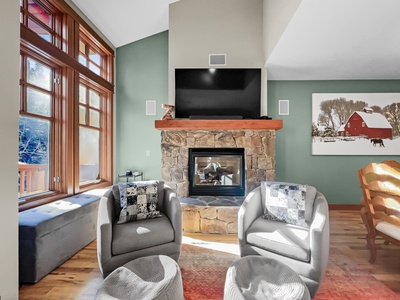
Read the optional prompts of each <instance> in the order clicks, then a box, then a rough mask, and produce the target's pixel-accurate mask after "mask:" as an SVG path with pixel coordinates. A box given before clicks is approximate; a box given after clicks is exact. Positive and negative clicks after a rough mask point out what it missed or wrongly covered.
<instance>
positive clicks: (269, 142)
mask: <svg viewBox="0 0 400 300" xmlns="http://www.w3.org/2000/svg"><path fill="white" fill-rule="evenodd" d="M189 148H244V149H245V173H246V180H245V181H246V191H245V195H247V194H248V193H249V192H251V191H252V190H253V189H254V188H256V187H257V186H259V185H260V183H261V181H265V180H274V179H275V130H162V131H161V154H162V167H161V173H162V178H163V180H164V181H165V183H166V184H167V185H169V186H170V187H171V188H172V189H174V190H175V191H176V193H177V195H178V197H188V196H189V175H188V170H189V158H188V156H189Z"/></svg>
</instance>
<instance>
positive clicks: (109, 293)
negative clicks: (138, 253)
mask: <svg viewBox="0 0 400 300" xmlns="http://www.w3.org/2000/svg"><path fill="white" fill-rule="evenodd" d="M95 299H96V300H105V299H107V300H111V299H121V300H123V299H124V300H125V299H126V300H131V299H141V300H144V299H146V300H147V299H148V300H150V299H159V300H178V299H179V300H181V299H183V286H182V277H181V271H180V269H179V266H178V264H177V263H176V261H175V260H173V259H172V258H170V257H168V256H165V255H153V256H147V257H141V258H138V259H135V260H133V261H131V262H128V263H126V264H125V265H123V266H122V267H119V268H118V269H116V270H114V271H113V272H112V273H110V275H108V276H107V277H106V279H104V281H103V283H102V285H101V287H100V288H99V290H98V291H97V294H96V298H95Z"/></svg>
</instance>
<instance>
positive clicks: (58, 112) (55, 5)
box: [19, 0, 114, 211]
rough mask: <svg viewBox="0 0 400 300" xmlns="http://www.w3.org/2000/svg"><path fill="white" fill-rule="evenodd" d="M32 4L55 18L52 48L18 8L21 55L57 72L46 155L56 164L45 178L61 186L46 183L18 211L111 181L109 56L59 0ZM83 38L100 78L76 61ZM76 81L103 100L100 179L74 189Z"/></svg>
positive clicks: (76, 174)
mask: <svg viewBox="0 0 400 300" xmlns="http://www.w3.org/2000/svg"><path fill="white" fill-rule="evenodd" d="M36 2H37V3H40V4H41V5H43V7H44V8H45V9H46V11H51V12H52V13H54V16H55V18H53V25H52V26H53V27H54V28H53V30H54V38H53V43H49V42H48V41H46V40H45V39H43V38H42V37H40V36H39V35H38V34H36V33H35V32H34V31H32V30H31V29H29V28H28V27H27V26H26V25H27V18H28V11H27V7H26V5H25V4H23V6H22V7H21V17H22V20H21V24H20V28H21V54H22V55H23V56H29V57H32V58H33V59H35V60H38V61H40V62H44V63H45V64H47V65H50V66H56V68H57V70H58V71H57V72H59V73H60V76H59V77H60V87H59V89H58V90H59V92H57V95H56V96H57V97H58V100H56V101H55V102H54V107H53V110H55V111H54V116H55V119H54V124H55V125H54V126H52V128H53V127H54V133H53V134H54V137H55V138H54V140H51V145H50V149H51V151H54V153H52V154H51V155H52V157H54V161H56V162H57V163H55V164H54V166H53V167H52V169H53V170H52V173H51V175H50V174H49V178H53V177H54V176H59V177H60V178H61V180H60V182H53V181H52V180H50V186H51V189H52V191H50V192H48V193H43V194H40V195H35V196H31V197H29V198H25V199H26V202H23V203H21V204H20V206H19V210H20V211H23V210H25V209H28V208H32V207H35V206H38V205H42V204H45V203H48V202H52V201H55V200H57V199H60V198H64V197H66V196H69V195H74V194H77V193H81V192H83V191H87V190H90V189H93V188H102V187H106V186H110V185H111V184H112V182H113V168H112V162H113V139H114V137H113V96H114V71H113V70H114V51H113V49H112V48H111V47H110V46H109V45H108V44H107V43H106V42H104V41H103V40H102V39H101V37H100V36H99V35H98V34H97V33H96V32H95V31H94V30H93V29H92V28H90V26H89V25H88V24H87V23H86V22H85V21H84V20H83V19H82V18H81V17H80V16H79V15H78V14H77V13H76V12H75V11H74V10H73V9H72V8H71V7H70V6H68V4H66V3H65V1H64V0H37V1H36ZM22 3H27V0H23V1H22ZM24 5H25V6H24ZM29 17H30V16H29ZM25 19H26V22H25V23H24V20H25ZM35 21H36V20H35ZM39 21H40V20H39ZM83 33H84V34H85V37H86V40H87V42H88V44H90V46H91V47H92V48H93V49H94V50H101V51H100V52H99V54H100V53H103V54H104V70H102V72H104V74H103V77H102V76H99V75H97V74H95V73H94V72H93V71H91V70H89V69H88V68H87V67H85V66H83V65H81V64H80V63H79V61H78V56H79V39H80V37H81V36H82V34H83ZM101 75H102V74H101ZM81 80H83V81H84V82H85V84H86V83H87V84H88V85H90V86H92V87H94V89H95V90H99V91H101V93H102V95H103V96H104V99H103V100H102V104H101V105H102V107H101V110H102V115H103V116H104V117H102V118H101V124H100V128H101V129H100V130H101V134H100V136H101V149H100V153H101V154H100V162H101V163H100V165H101V167H100V168H101V170H100V172H101V174H102V180H101V182H99V183H95V184H87V185H84V186H80V185H79V98H78V95H79V82H80V81H81ZM21 84H23V83H22V82H21ZM22 90H23V89H21V91H22ZM23 108H25V107H23ZM21 115H26V113H25V112H22V114H21ZM52 130H53V129H52ZM77 150H78V151H77ZM76 153H78V154H76ZM52 160H53V158H52Z"/></svg>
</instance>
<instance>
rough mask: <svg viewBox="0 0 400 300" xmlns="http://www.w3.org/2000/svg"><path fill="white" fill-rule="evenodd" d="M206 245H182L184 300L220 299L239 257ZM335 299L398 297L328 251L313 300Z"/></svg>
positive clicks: (394, 299) (334, 251) (395, 299)
mask: <svg viewBox="0 0 400 300" xmlns="http://www.w3.org/2000/svg"><path fill="white" fill-rule="evenodd" d="M207 244H210V245H211V244H213V243H207V242H198V243H197V245H196V243H192V244H184V245H183V246H182V253H181V257H180V259H179V265H180V266H181V271H182V278H183V291H184V297H185V300H210V299H212V300H219V299H223V295H224V283H225V275H226V271H227V269H228V267H229V266H230V264H231V263H232V262H233V261H235V260H236V259H238V258H239V256H238V255H237V254H234V253H235V251H232V249H229V250H228V252H225V251H221V250H212V249H208V248H207ZM220 247H221V246H220ZM228 247H229V246H228ZM232 247H236V248H237V247H238V246H237V245H232ZM220 249H221V248H220ZM236 253H237V252H236ZM336 299H340V300H344V299H352V300H353V299H357V300H359V299H361V300H379V299H382V300H399V299H400V297H399V296H397V295H396V294H395V293H394V292H393V291H392V290H390V289H389V288H388V287H386V286H385V285H384V284H383V283H381V282H379V281H378V280H376V279H375V278H374V277H372V276H371V275H370V274H369V272H368V271H367V270H364V269H362V268H361V267H359V266H358V265H357V264H356V263H354V262H353V261H352V260H351V259H350V258H348V257H347V256H346V255H344V254H343V253H342V252H340V251H339V250H337V249H335V248H331V251H330V256H329V264H328V269H327V271H326V273H325V277H324V279H323V282H322V285H321V287H320V289H319V291H318V293H317V295H316V296H315V297H314V300H336Z"/></svg>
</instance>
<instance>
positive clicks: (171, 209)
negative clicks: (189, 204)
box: [164, 186, 182, 245]
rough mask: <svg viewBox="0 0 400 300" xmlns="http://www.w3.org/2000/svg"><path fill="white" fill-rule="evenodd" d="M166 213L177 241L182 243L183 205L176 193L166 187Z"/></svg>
mask: <svg viewBox="0 0 400 300" xmlns="http://www.w3.org/2000/svg"><path fill="white" fill-rule="evenodd" d="M164 214H165V215H166V216H167V217H168V219H169V220H170V221H171V224H172V227H173V228H174V232H175V243H177V244H179V245H181V244H182V207H181V204H180V202H179V199H178V197H177V196H176V193H175V192H174V191H173V190H172V189H171V188H170V187H168V186H165V187H164Z"/></svg>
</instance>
